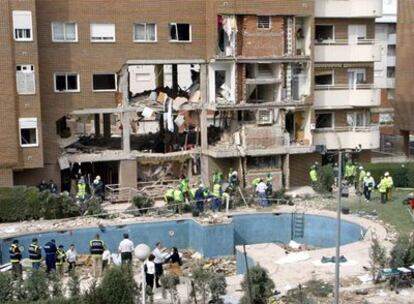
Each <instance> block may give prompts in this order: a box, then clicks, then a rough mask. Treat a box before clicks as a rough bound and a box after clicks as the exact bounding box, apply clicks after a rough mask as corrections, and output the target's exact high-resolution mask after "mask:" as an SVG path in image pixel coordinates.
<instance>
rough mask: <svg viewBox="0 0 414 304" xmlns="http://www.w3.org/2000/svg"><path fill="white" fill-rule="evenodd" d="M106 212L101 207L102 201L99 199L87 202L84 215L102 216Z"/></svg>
mask: <svg viewBox="0 0 414 304" xmlns="http://www.w3.org/2000/svg"><path fill="white" fill-rule="evenodd" d="M103 212H104V210H103V208H102V206H101V200H100V199H97V198H91V199H89V200H87V201H86V202H85V205H84V209H83V212H82V213H83V215H94V214H102V213H103Z"/></svg>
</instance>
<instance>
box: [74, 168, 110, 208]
mask: <svg viewBox="0 0 414 304" xmlns="http://www.w3.org/2000/svg"><path fill="white" fill-rule="evenodd" d="M90 196H94V197H96V198H99V199H102V200H103V199H104V196H105V187H104V183H103V182H102V180H101V177H100V176H99V175H97V176H96V177H95V179H94V181H93V182H92V183H91V184H90V185H87V183H86V180H85V177H83V176H81V177H80V178H79V180H78V182H77V184H76V199H77V200H78V201H79V203H83V202H85V201H86V200H87V199H88V198H89V197H90Z"/></svg>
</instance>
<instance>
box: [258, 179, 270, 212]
mask: <svg viewBox="0 0 414 304" xmlns="http://www.w3.org/2000/svg"><path fill="white" fill-rule="evenodd" d="M266 190H267V185H266V184H265V182H264V181H263V179H260V182H259V184H258V185H257V186H256V193H257V196H258V198H259V203H260V206H262V208H264V207H267V205H268V201H267V195H266Z"/></svg>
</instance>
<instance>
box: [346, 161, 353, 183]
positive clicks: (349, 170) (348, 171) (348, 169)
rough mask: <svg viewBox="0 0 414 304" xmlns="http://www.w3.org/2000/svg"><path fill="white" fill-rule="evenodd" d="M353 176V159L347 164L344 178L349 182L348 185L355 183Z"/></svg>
mask: <svg viewBox="0 0 414 304" xmlns="http://www.w3.org/2000/svg"><path fill="white" fill-rule="evenodd" d="M353 176H354V164H353V163H352V161H348V162H347V163H346V165H345V174H344V178H345V180H346V181H347V182H348V185H351V184H352V183H353Z"/></svg>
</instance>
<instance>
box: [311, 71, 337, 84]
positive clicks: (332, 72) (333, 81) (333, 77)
mask: <svg viewBox="0 0 414 304" xmlns="http://www.w3.org/2000/svg"><path fill="white" fill-rule="evenodd" d="M329 72H331V75H332V84H317V83H316V77H317V76H321V75H315V76H314V78H315V87H317V88H323V87H333V86H335V69H332V70H329ZM315 74H316V73H315Z"/></svg>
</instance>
